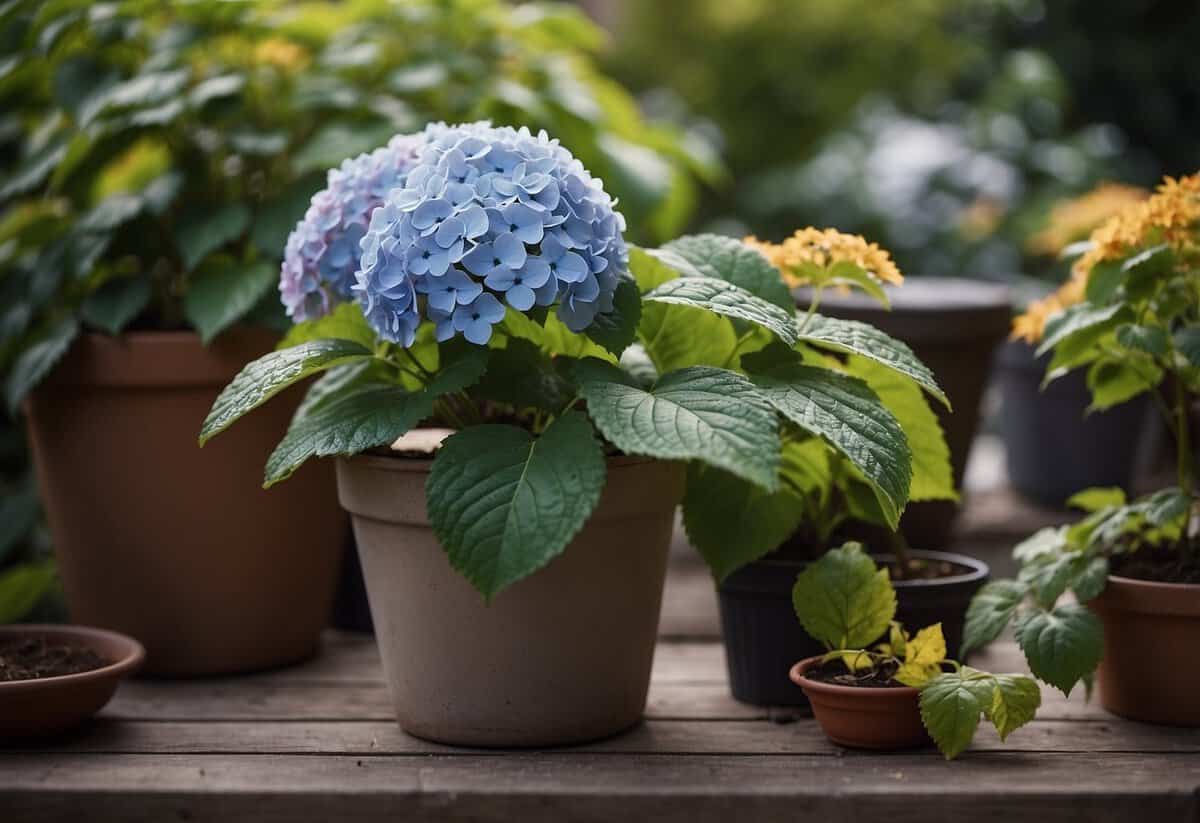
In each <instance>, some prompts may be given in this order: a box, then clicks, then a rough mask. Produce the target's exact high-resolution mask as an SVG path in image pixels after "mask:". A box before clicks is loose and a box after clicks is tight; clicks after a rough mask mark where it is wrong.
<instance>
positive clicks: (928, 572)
mask: <svg viewBox="0 0 1200 823" xmlns="http://www.w3.org/2000/svg"><path fill="white" fill-rule="evenodd" d="M887 570H888V576H890V577H891V579H892V580H938V579H940V578H943V577H957V576H958V575H960V574H970V572H971V571H972V569H969V568H967V567H966V566H960V565H958V564H957V563H951V562H950V561H949V560H926V559H924V558H921V557H910V558H908V559H907V560H906V561H905V564H904V567H903V569H901V568H900V567H899V565H898V564H896V563H894V562H892V563H888V566H887Z"/></svg>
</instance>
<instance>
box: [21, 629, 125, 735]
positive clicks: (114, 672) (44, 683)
mask: <svg viewBox="0 0 1200 823" xmlns="http://www.w3.org/2000/svg"><path fill="white" fill-rule="evenodd" d="M25 638H43V639H44V640H46V641H47V642H51V643H54V642H57V643H67V644H71V645H74V646H84V647H86V648H89V649H91V650H92V651H94V652H95V653H96V654H98V655H99V656H100V657H102V658H103V659H105V660H108V661H112V662H110V663H109V664H108V665H106V666H103V667H101V668H99V669H92V670H91V671H86V672H79V673H78V674H68V675H61V676H58V677H44V678H40V679H36V680H14V681H7V682H0V738H6V737H32V736H37V735H47V734H54V733H55V732H61V731H65V730H66V729H69V728H71V727H72V726H75V725H77V724H78V723H81V722H82V721H84V720H86V719H87V718H89V717H91V716H92V715H93V714H95V713H96V712H98V711H100V709H102V708H104V705H105V704H106V703H108V701H109V700H111V699H112V696H113V693H114V692H115V691H116V690H117V684H118V683H120V682H121V679H122V678H123V677H126V676H127V675H129V674H131V673H133V672H134V671H135V670H136V669H137V668H138V667H139V666H140V665H141V664H142V659H143V658H144V657H145V656H146V652H145V650H144V649H143V648H142V644H140V643H138V642H137V641H136V640H134V639H133V638H131V637H126V636H125V635H123V634H117V633H116V632H110V631H105V630H103V629H92V628H88V627H85V626H39V625H28V626H22V625H15V626H0V644H3V643H7V642H9V641H12V640H20V639H25Z"/></svg>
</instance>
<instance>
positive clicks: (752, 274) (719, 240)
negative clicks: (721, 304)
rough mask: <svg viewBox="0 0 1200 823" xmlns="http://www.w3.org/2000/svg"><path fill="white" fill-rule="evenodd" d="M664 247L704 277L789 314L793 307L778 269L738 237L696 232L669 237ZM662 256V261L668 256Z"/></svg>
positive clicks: (666, 259) (793, 310) (793, 303)
mask: <svg viewBox="0 0 1200 823" xmlns="http://www.w3.org/2000/svg"><path fill="white" fill-rule="evenodd" d="M663 249H664V250H665V251H667V252H669V253H671V254H674V255H678V257H679V258H681V259H682V260H685V261H687V262H688V263H690V264H691V266H692V267H693V268H694V270H695V271H696V272H698V273H699V274H701V275H703V276H704V277H716V278H719V279H721V280H725V281H726V282H729V283H733V284H734V285H735V286H740V287H741V288H743V289H745V290H746V291H748V292H750V293H751V294H753V295H756V296H758V297H761V298H762V299H763V300H766V301H767V302H768V303H773V304H775V305H776V306H779V307H780V308H781V309H783V310H784V311H786V312H788V313H789V314H791V313H793V312H795V310H796V303H795V301H794V300H793V299H792V295H791V292H790V291H789V290H788V287H787V285H786V284H785V283H784V282H783V278H782V277H780V275H779V270H778V269H776V268H775V267H774V266H772V265H771V263H770V261H768V260H767V258H765V257H763V255H762V252H760V251H758V249H753V248H750V247H749V246H747V245H746V244H745V243H743V242H742V241H740V240H737V239H735V238H733V237H723V236H721V235H719V234H696V235H689V236H687V237H680V238H678V239H676V240H672V241H671V242H670V243H667V244H666V245H665V246H663ZM662 259H663V260H664V262H665V261H669V259H670V258H666V257H664V258H662ZM680 274H683V275H685V276H686V275H688V274H689V272H688V271H681V272H680Z"/></svg>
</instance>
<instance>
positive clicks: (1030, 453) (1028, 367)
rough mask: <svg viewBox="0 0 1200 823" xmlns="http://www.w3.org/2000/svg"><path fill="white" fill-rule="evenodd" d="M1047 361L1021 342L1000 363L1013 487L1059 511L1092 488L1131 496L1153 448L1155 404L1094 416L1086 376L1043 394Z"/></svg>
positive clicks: (1137, 401) (1143, 402)
mask: <svg viewBox="0 0 1200 823" xmlns="http://www.w3.org/2000/svg"><path fill="white" fill-rule="evenodd" d="M1047 362H1049V355H1046V356H1044V357H1041V358H1037V357H1035V356H1034V350H1033V347H1032V346H1030V345H1028V344H1027V343H1024V342H1021V341H1011V342H1008V343H1006V344H1005V345H1004V346H1002V347H1001V348H1000V350H999V352H998V354H997V356H996V380H997V383H998V385H999V388H1000V398H1001V404H1002V405H1001V410H1000V430H1001V434H1002V435H1003V438H1004V448H1005V453H1006V456H1007V459H1008V477H1009V481H1010V482H1011V484H1012V486H1013V488H1014V489H1016V490H1017V491H1018V492H1020V493H1021V494H1022V495H1024V496H1025V497H1028V498H1030V499H1032V500H1036V501H1037V502H1039V503H1043V504H1046V505H1051V506H1057V505H1061V504H1062V503H1063V502H1065V501H1066V499H1067V498H1068V497H1070V496H1071V495H1073V494H1075V492H1077V491H1079V490H1081V489H1086V488H1089V487H1091V486H1120V487H1121V488H1123V489H1125V490H1126V491H1131V488H1130V487H1131V486H1132V485H1133V480H1134V474H1135V470H1136V468H1137V465H1138V460H1139V454H1140V451H1141V449H1143V448H1145V447H1146V445H1147V436H1146V430H1147V427H1148V425H1149V423H1150V421H1151V419H1152V415H1151V412H1152V409H1151V407H1150V402H1151V401H1150V398H1149V397H1148V396H1142V397H1138V398H1134V399H1133V400H1131V401H1129V402H1128V403H1123V404H1121V405H1120V406H1117V407H1115V408H1112V409H1109V410H1108V411H1104V412H1096V413H1093V414H1087V407H1088V404H1089V403H1090V402H1091V396H1090V394H1089V392H1088V388H1087V383H1086V380H1085V377H1084V373H1083V372H1082V371H1079V372H1073V373H1071V374H1068V375H1066V376H1065V377H1060V378H1059V379H1058V380H1055V381H1054V382H1053V383H1051V384H1050V385H1048V386H1046V388H1045V389H1044V390H1043V389H1042V388H1041V384H1042V380H1043V378H1044V376H1045V372H1046V364H1047Z"/></svg>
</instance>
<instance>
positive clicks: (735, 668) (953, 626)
mask: <svg viewBox="0 0 1200 823" xmlns="http://www.w3.org/2000/svg"><path fill="white" fill-rule="evenodd" d="M811 556H812V550H811V549H807V548H804V547H800V546H796V545H792V544H785V545H784V546H783V547H781V548H780V549H779V550H777V551H775V552H772V553H771V554H770V555H768V556H767V557H765V558H763V559H762V560H759V561H757V562H755V563H751V564H749V565H748V566H745V567H743V568H741V569H739V570H738V571H736V572H734V573H733V574H731V575H730V576H729V577H728V578H726V579H725V580H724V581H723V582H722V583H720V584H719V585H718V587H717V592H718V602H719V605H720V612H721V630H722V636H723V638H724V643H725V662H726V666H727V668H728V672H729V685H730V690H731V691H732V693H733V696H734V697H735V698H737V699H738V700H741V701H742V702H744V703H751V704H754V705H758V706H805V705H807V704H808V699H807V698H806V697H805V695H804V692H803V691H802V690H801V689H799V688H798V687H797V686H796V685H795V684H794V683H793V682H792V681H791V680H790V679H789V678H788V671H789V669H791V667H792V666H793V665H794V664H795V662H796V661H797V660H802V659H804V658H807V657H811V656H814V655H819V654H820V653H821V652H822V651H823V649H822V647H821V644H820V643H818V642H817V641H816V640H814V639H813V638H811V637H809V636H808V634H807V633H806V632H805V631H804V630H803V629H802V628H801V626H800V622H799V621H798V620H797V619H796V612H795V609H794V608H793V606H792V586H793V585H794V584H795V582H796V576H797V575H798V574H800V572H801V571H803V569H804V567H805V565H806V564H807V563H808V560H809V558H810V557H811ZM909 556H910V569H909V573H908V574H907V575H906V576H904V577H900V576H898V575H896V574H893V576H892V577H893V585H894V587H895V589H896V599H897V610H896V619H897V620H899V621H901V622H902V623H904V625H906V626H916V627H923V626H929V625H932V624H934V623H941V624H942V631H943V633H944V634H945V637H946V646H947V651H948V652H949V655H950V656H951V657H956V656H957V655H958V652H959V649H960V647H961V646H962V631H963V621H964V620H965V619H966V613H967V606H968V605H969V604H970V602H971V598H972V597H973V596H974V595H975V592H976V591H978V590H979V588H980V587H982V586H983V584H984V583H986V582H987V579H988V567H987V564H985V563H983V562H982V561H980V560H976V559H975V558H973V557H966V556H964V555H958V554H949V553H945V552H919V551H912V552H910V553H909ZM889 557H890V556H889ZM879 559H881V558H880V557H877V560H879Z"/></svg>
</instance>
